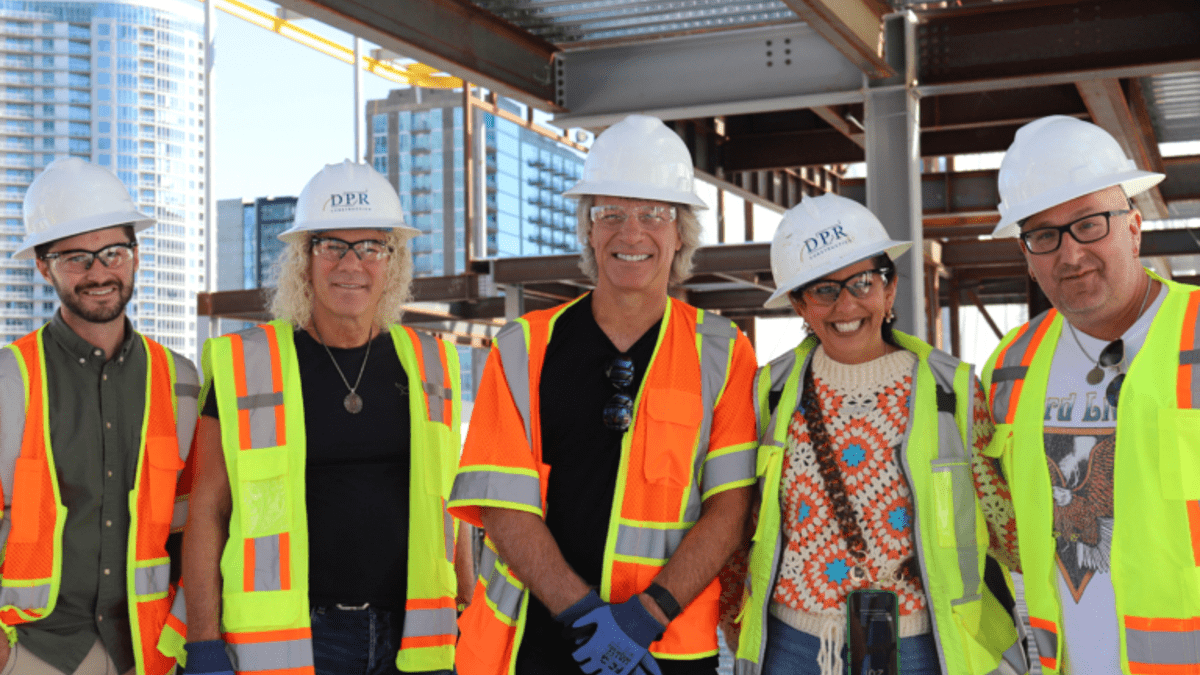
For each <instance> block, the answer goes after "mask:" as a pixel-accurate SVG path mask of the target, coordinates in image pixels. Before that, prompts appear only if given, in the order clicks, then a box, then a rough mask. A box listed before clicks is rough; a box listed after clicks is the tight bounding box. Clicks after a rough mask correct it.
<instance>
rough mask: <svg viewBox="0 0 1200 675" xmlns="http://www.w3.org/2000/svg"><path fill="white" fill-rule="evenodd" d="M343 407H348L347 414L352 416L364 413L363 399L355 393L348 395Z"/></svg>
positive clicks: (343, 401) (343, 400)
mask: <svg viewBox="0 0 1200 675" xmlns="http://www.w3.org/2000/svg"><path fill="white" fill-rule="evenodd" d="M342 405H344V406H346V412H348V413H350V414H351V415H357V414H358V413H360V412H362V397H361V396H359V395H358V394H356V393H354V392H350V393H349V394H346V398H344V399H342Z"/></svg>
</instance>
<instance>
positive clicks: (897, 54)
mask: <svg viewBox="0 0 1200 675" xmlns="http://www.w3.org/2000/svg"><path fill="white" fill-rule="evenodd" d="M914 29H915V24H914V17H913V15H912V14H911V13H907V14H903V15H900V16H896V17H892V18H891V19H889V20H888V23H887V27H886V30H887V42H888V45H887V47H888V60H889V62H891V63H892V64H893V65H895V66H896V69H897V70H898V71H900V72H901V73H903V75H902V76H898V77H895V78H891V79H890V80H876V81H872V82H871V86H870V87H869V88H868V90H867V95H866V102H865V105H864V116H865V118H866V119H865V120H864V123H865V125H866V142H867V143H866V156H867V208H869V209H870V210H871V212H872V213H874V214H875V215H876V216H878V217H879V220H880V221H881V222H882V223H883V226H884V227H885V228H886V229H887V233H888V236H890V237H891V238H892V239H896V240H900V241H905V240H907V241H912V242H915V247H914V249H913V251H912V252H910V253H909V255H908V256H906V257H904V258H901V259H900V260H898V261H896V272H897V274H896V277H897V288H896V301H895V307H896V314H897V316H898V318H897V320H896V327H897V328H899V329H900V330H901V331H904V332H905V333H908V334H909V335H925V312H924V309H923V307H924V304H925V303H924V298H925V268H924V263H925V260H924V256H923V255H922V254H921V240H922V239H923V238H924V234H923V232H922V230H923V223H922V221H921V117H920V110H921V109H920V105H919V100H918V98H917V95H916V92H915V91H914V90H913V89H912V87H911V83H912V81H913V80H912V71H913V64H914V60H915V56H914V54H913V48H914V47H915V44H914V40H913V32H914Z"/></svg>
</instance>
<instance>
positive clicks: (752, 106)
mask: <svg viewBox="0 0 1200 675" xmlns="http://www.w3.org/2000/svg"><path fill="white" fill-rule="evenodd" d="M554 72H555V77H556V81H557V88H556V92H555V93H556V94H557V98H556V100H555V102H556V103H557V104H558V106H559V107H560V109H564V110H569V111H570V112H569V113H567V114H560V115H557V116H556V117H555V123H556V124H560V125H561V124H566V125H568V126H573V127H586V128H591V129H595V128H600V127H606V126H609V125H611V124H613V123H614V122H617V121H619V120H621V119H622V118H623V117H624V116H625V115H627V114H629V113H632V112H642V113H647V114H651V115H655V116H657V117H660V118H662V119H665V120H675V119H693V118H700V117H717V116H720V115H739V114H746V113H752V112H759V111H765V110H793V109H797V108H808V107H812V106H816V105H839V104H843V103H851V102H856V101H862V91H861V90H862V77H863V76H862V73H861V71H859V69H858V68H857V67H855V65H854V64H853V63H851V62H850V61H849V60H847V59H846V57H845V56H842V55H841V54H840V53H838V51H837V50H836V49H834V48H833V47H832V46H831V45H830V44H829V43H828V42H826V41H825V39H824V38H823V37H821V35H820V34H819V33H817V32H816V31H815V30H813V29H812V28H811V27H809V26H807V25H805V24H802V23H794V24H785V25H782V26H768V27H761V28H750V29H742V30H731V31H721V32H716V33H704V34H699V35H689V36H685V37H677V38H665V39H661V40H654V41H648V42H641V43H635V44H624V45H619V46H611V47H596V48H591V49H578V50H571V51H567V52H563V53H561V54H560V55H559V56H558V59H557V60H556V62H555V71H554Z"/></svg>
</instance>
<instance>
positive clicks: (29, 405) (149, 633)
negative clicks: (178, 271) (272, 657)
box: [0, 327, 196, 675]
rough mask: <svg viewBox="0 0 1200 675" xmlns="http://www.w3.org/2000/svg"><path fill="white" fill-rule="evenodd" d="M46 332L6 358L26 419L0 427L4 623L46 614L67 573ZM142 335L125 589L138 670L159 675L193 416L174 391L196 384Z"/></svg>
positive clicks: (2, 360)
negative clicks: (5, 520) (142, 384)
mask: <svg viewBox="0 0 1200 675" xmlns="http://www.w3.org/2000/svg"><path fill="white" fill-rule="evenodd" d="M44 331H45V327H43V328H41V329H39V330H38V331H36V332H34V333H31V334H29V335H27V336H25V337H23V338H21V339H19V340H17V341H16V342H15V343H13V344H12V345H10V346H9V347H8V348H7V349H4V350H3V352H2V353H3V356H2V357H0V380H3V381H4V390H5V392H6V393H12V392H13V387H14V386H15V385H16V383H18V382H19V383H21V387H22V389H24V392H23V393H21V394H19V395H18V396H19V398H18V396H12V397H11V398H8V397H6V399H5V400H6V401H17V400H22V401H23V402H24V403H25V405H24V407H23V408H24V409H23V411H22V413H23V415H22V416H21V417H19V418H18V417H16V416H14V415H9V416H5V417H4V420H5V422H6V423H9V425H8V426H6V427H5V428H4V429H3V431H0V456H2V457H3V463H2V464H0V466H3V469H0V474H3V483H4V484H5V485H8V486H11V489H12V493H11V494H12V509H11V511H10V513H9V516H10V519H11V521H12V529H11V530H10V531H9V534H8V537H7V540H6V541H5V542H4V544H5V547H6V548H5V556H4V563H3V567H2V568H0V570H2V571H0V575H2V577H3V580H2V581H0V605H3V607H2V608H0V620H2V621H3V622H4V624H5V625H6V626H13V625H16V624H20V623H24V622H26V621H31V620H36V619H39V618H44V617H45V616H47V615H48V614H50V613H51V612H52V611H53V609H54V603H55V601H56V600H57V597H56V596H57V592H58V587H59V576H60V574H61V566H62V549H61V540H62V528H63V525H64V522H65V519H66V509H65V508H64V507H62V506H61V497H60V494H59V488H58V480H57V474H56V472H55V468H54V453H53V451H52V450H51V447H50V411H49V410H48V409H47V407H46V397H47V393H48V385H47V378H46V360H45V344H44ZM138 339H140V340H141V343H142V346H143V348H144V349H145V353H146V390H145V401H146V404H145V410H144V413H143V419H142V421H141V425H140V426H141V443H140V446H139V453H138V461H137V468H136V474H135V478H134V489H133V491H132V492H131V498H132V503H131V506H132V509H131V513H130V526H129V552H130V556H129V560H128V561H127V564H126V589H127V593H128V596H129V603H130V607H129V609H130V612H129V619H130V624H131V626H130V634H131V638H132V642H133V652H134V656H135V659H136V661H137V668H138V672H139V673H141V674H142V675H162V674H164V673H167V672H168V671H170V670H171V669H172V668H173V667H174V666H175V659H173V658H171V657H168V656H165V655H164V654H162V653H161V652H159V651H158V649H157V647H158V640H159V634H160V633H161V632H162V628H163V625H164V624H165V623H166V620H167V615H168V612H169V610H170V607H171V602H172V599H173V594H172V589H171V585H170V568H171V565H170V559H169V558H168V556H167V551H166V540H167V535H168V534H169V533H170V528H171V523H172V519H173V517H174V515H175V513H176V511H177V508H176V504H177V503H178V502H177V494H176V493H177V490H176V488H177V479H178V476H179V472H180V471H181V470H182V469H183V466H184V461H185V459H186V458H187V455H188V451H189V450H190V448H191V439H192V432H193V430H194V420H195V395H194V394H193V395H192V398H191V401H190V403H189V402H188V401H186V400H185V401H183V402H182V403H181V402H180V401H179V400H178V397H179V395H180V393H181V392H187V391H190V390H189V389H188V388H187V385H188V383H194V382H195V381H196V373H195V370H194V368H193V367H192V366H191V364H190V363H189V362H187V361H186V360H185V359H182V357H178V356H177V355H175V354H173V353H171V352H170V351H168V350H167V349H166V348H165V347H163V346H162V345H160V344H158V343H156V342H154V341H152V340H149V339H147V338H145V337H144V336H140V335H139V336H138ZM180 380H182V382H181V381H180ZM181 385H182V386H181ZM7 407H10V408H17V409H20V407H18V406H7ZM181 407H190V408H191V410H192V412H191V419H192V420H193V425H191V426H186V427H183V426H180V422H181V421H182V422H185V423H186V420H187V419H188V413H187V412H186V411H181V410H180V408H181ZM64 414H69V411H64ZM17 448H19V451H18V450H17ZM16 453H19V454H16ZM9 458H12V462H11V463H9ZM26 514H29V515H26ZM31 575H32V576H31Z"/></svg>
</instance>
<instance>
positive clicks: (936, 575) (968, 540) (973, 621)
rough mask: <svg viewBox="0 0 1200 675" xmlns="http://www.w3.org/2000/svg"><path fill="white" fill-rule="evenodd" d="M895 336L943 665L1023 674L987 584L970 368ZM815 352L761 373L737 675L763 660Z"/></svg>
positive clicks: (923, 559)
mask: <svg viewBox="0 0 1200 675" xmlns="http://www.w3.org/2000/svg"><path fill="white" fill-rule="evenodd" d="M894 335H895V338H896V341H897V342H898V343H899V344H900V346H901V347H903V348H904V349H906V350H908V351H910V352H912V353H914V354H916V356H917V365H916V371H915V373H914V377H913V394H912V400H913V403H912V416H911V419H910V420H909V426H908V434H907V439H906V441H905V443H904V444H903V446H902V450H901V467H902V468H903V470H904V476H905V478H906V479H907V481H908V484H909V487H910V489H911V490H912V502H913V511H914V515H913V532H914V536H915V538H916V546H915V547H914V552H915V553H916V554H917V560H918V562H919V563H920V567H921V581H922V585H923V586H924V587H925V594H926V599H927V601H928V607H929V613H930V615H931V617H932V618H933V630H934V642H935V644H936V645H937V651H938V661H939V666H940V668H941V671H942V673H944V674H946V675H968V674H972V673H974V674H978V675H983V674H985V673H996V674H997V675H1004V674H1008V673H1024V672H1025V671H1026V670H1027V667H1026V658H1025V652H1024V649H1023V647H1022V644H1021V642H1020V641H1019V639H1018V635H1017V629H1016V627H1015V625H1014V624H1013V620H1012V617H1011V615H1009V613H1008V612H1007V611H1006V610H1005V609H1004V607H1003V606H1002V605H1001V604H1000V602H999V601H998V600H997V599H996V597H995V596H994V595H992V592H991V591H990V590H989V589H988V587H987V585H986V584H985V583H984V581H983V570H984V563H985V560H986V555H987V546H988V534H987V523H986V522H985V520H984V518H983V513H982V511H980V508H979V505H978V504H977V502H976V500H975V484H974V480H973V478H972V472H971V447H972V446H973V442H972V438H971V432H972V413H971V403H972V401H973V400H974V396H973V393H974V392H973V391H972V389H971V380H972V378H971V367H970V366H969V365H968V364H966V363H963V362H961V361H959V360H958V359H956V358H954V357H952V356H950V355H949V354H946V353H945V352H942V351H939V350H936V349H934V348H933V347H931V346H930V345H928V344H926V343H925V342H922V341H921V340H918V339H916V338H914V337H911V336H909V335H905V334H904V333H901V332H899V331H894ZM816 346H817V340H816V338H815V337H811V336H810V337H809V338H808V339H806V340H805V341H803V342H801V343H800V345H799V346H797V347H796V348H795V349H793V350H792V351H790V352H787V353H786V354H784V355H782V356H780V357H778V358H776V359H775V360H773V361H772V362H771V363H770V364H768V365H766V366H763V367H762V368H761V369H760V370H759V373H758V379H757V387H756V393H757V396H756V401H757V410H756V412H757V419H758V423H759V434H760V439H761V445H760V446H759V451H758V476H759V487H760V495H761V498H762V501H761V503H760V505H759V514H758V526H757V528H756V530H755V533H754V539H753V544H752V548H751V551H750V573H749V576H748V578H747V590H746V599H745V604H744V607H743V610H742V615H741V621H742V631H741V635H740V637H739V640H738V653H737V664H736V672H737V673H738V674H739V675H757V674H758V673H760V672H761V670H762V663H763V657H764V655H765V654H766V648H767V645H766V640H765V639H764V638H765V636H766V625H767V609H768V607H769V606H770V598H771V595H772V594H773V593H774V591H775V579H776V575H777V574H778V569H779V563H780V560H781V559H782V555H783V544H784V542H783V533H782V527H781V525H782V514H781V512H780V503H779V489H780V482H781V480H782V473H783V458H784V455H785V454H786V452H787V446H788V426H789V424H790V423H791V420H792V414H793V413H794V412H795V411H796V410H797V408H798V407H799V403H800V396H801V394H802V391H803V388H804V387H803V382H804V378H803V377H802V375H803V373H804V369H805V368H808V367H810V365H809V360H810V358H811V354H812V351H813V350H814V349H815V348H816ZM772 391H774V392H777V393H779V394H780V399H779V404H778V405H777V406H776V408H775V410H774V412H772V411H771V410H770V408H769V405H768V399H769V396H770V393H771V392H772Z"/></svg>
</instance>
